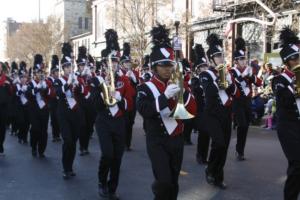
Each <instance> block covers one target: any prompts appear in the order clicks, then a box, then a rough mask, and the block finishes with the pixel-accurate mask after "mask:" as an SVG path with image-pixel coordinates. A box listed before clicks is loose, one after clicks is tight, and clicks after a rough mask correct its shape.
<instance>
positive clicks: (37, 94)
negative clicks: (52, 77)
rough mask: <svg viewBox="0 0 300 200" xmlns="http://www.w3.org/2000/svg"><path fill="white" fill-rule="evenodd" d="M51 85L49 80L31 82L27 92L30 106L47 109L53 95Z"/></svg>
mask: <svg viewBox="0 0 300 200" xmlns="http://www.w3.org/2000/svg"><path fill="white" fill-rule="evenodd" d="M50 85H51V83H50V82H49V81H48V80H44V81H37V80H34V79H33V80H31V81H30V82H29V83H28V87H27V91H26V98H27V99H28V100H29V104H30V105H32V106H37V107H38V108H39V109H45V108H47V106H48V101H49V97H50V94H51V88H50Z"/></svg>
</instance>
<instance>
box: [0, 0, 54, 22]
mask: <svg viewBox="0 0 300 200" xmlns="http://www.w3.org/2000/svg"><path fill="white" fill-rule="evenodd" d="M38 1H39V0H0V8H1V11H0V21H3V20H5V19H6V18H8V17H11V18H13V19H15V20H17V21H18V22H28V21H32V20H37V19H38ZM40 1H41V17H42V18H46V17H47V16H48V15H50V14H51V13H52V11H53V4H54V2H55V0H40Z"/></svg>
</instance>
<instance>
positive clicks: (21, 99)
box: [16, 83, 28, 106]
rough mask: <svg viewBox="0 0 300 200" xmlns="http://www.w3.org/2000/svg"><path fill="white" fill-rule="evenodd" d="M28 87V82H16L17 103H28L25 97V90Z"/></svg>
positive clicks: (24, 104) (23, 104)
mask: <svg viewBox="0 0 300 200" xmlns="http://www.w3.org/2000/svg"><path fill="white" fill-rule="evenodd" d="M27 88H28V84H21V83H17V84H16V96H17V99H18V103H19V104H20V105H22V106H26V105H28V99H27V97H26V91H27Z"/></svg>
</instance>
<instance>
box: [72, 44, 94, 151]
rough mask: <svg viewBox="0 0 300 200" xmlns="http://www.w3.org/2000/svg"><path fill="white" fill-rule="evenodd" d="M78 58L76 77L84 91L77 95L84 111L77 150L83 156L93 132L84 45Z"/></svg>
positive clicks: (89, 74)
mask: <svg viewBox="0 0 300 200" xmlns="http://www.w3.org/2000/svg"><path fill="white" fill-rule="evenodd" d="M78 52H79V54H78V58H77V60H76V62H77V66H78V78H80V82H81V83H82V85H83V87H84V92H83V93H82V94H80V96H79V99H78V100H79V104H80V107H81V109H82V111H83V113H84V116H82V117H83V118H84V120H83V128H82V131H81V132H80V135H79V144H80V147H79V150H80V155H81V156H84V155H87V154H89V153H90V152H89V150H88V146H89V141H90V137H91V135H92V134H93V125H94V120H93V116H94V115H93V108H92V106H91V104H90V101H88V99H89V98H90V88H89V83H88V81H89V79H90V78H91V77H92V73H91V70H90V66H89V60H88V57H87V49H86V47H85V46H80V47H79V48H78Z"/></svg>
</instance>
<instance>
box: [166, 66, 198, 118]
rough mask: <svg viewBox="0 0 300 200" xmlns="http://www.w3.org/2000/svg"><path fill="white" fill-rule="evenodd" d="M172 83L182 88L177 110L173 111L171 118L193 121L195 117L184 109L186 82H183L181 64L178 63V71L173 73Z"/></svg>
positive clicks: (178, 97)
mask: <svg viewBox="0 0 300 200" xmlns="http://www.w3.org/2000/svg"><path fill="white" fill-rule="evenodd" d="M172 82H173V83H175V84H178V85H179V87H180V90H179V94H178V96H177V104H176V107H175V109H173V110H172V112H171V114H170V115H169V117H171V118H174V119H191V118H194V117H195V116H194V115H192V114H191V113H189V111H187V110H186V108H185V107H184V99H183V93H184V81H183V66H182V63H181V62H176V69H175V71H174V73H173V78H172Z"/></svg>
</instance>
